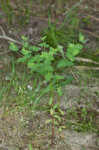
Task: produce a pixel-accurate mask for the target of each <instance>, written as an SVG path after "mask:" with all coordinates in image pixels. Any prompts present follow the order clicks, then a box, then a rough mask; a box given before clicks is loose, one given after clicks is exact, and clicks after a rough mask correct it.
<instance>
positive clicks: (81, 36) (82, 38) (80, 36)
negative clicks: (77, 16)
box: [79, 32, 86, 43]
mask: <svg viewBox="0 0 99 150" xmlns="http://www.w3.org/2000/svg"><path fill="white" fill-rule="evenodd" d="M79 41H80V42H81V43H85V42H86V41H85V40H84V35H83V34H82V33H81V32H80V33H79Z"/></svg>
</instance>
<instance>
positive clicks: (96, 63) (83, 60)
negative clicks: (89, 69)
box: [76, 57, 99, 65]
mask: <svg viewBox="0 0 99 150" xmlns="http://www.w3.org/2000/svg"><path fill="white" fill-rule="evenodd" d="M76 60H77V61H82V62H88V63H93V64H95V65H99V63H98V62H96V61H93V60H91V59H88V58H81V57H76Z"/></svg>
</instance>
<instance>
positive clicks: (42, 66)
mask: <svg viewBox="0 0 99 150" xmlns="http://www.w3.org/2000/svg"><path fill="white" fill-rule="evenodd" d="M45 39H46V36H44V37H42V38H41V43H40V44H38V46H34V45H30V44H29V42H28V39H27V38H26V37H24V36H22V44H23V46H22V49H21V51H20V52H21V54H22V57H21V58H19V59H18V62H23V63H26V65H27V67H28V68H29V69H30V70H31V73H33V74H34V77H35V78H36V79H39V78H40V79H42V83H44V82H46V85H47V86H46V87H45V90H46V93H47V92H48V93H49V95H50V97H51V110H55V109H54V105H53V103H54V96H55V93H57V94H58V96H59V97H61V95H62V86H65V85H66V84H67V83H69V82H71V80H72V79H73V78H72V77H69V78H67V76H66V74H65V73H64V70H66V68H67V67H72V66H73V65H74V61H75V57H76V56H77V55H78V54H79V53H80V51H81V50H82V48H83V44H82V43H84V37H83V35H82V34H81V33H80V34H79V42H78V43H77V44H74V43H69V44H68V48H67V50H66V51H65V50H64V48H63V46H61V45H58V46H57V47H56V48H53V47H51V46H50V45H48V44H47V43H46V42H44V41H45ZM10 49H11V50H12V51H14V52H17V51H18V50H19V48H18V46H17V45H15V44H14V43H10ZM50 112H51V111H50ZM51 116H52V122H54V121H53V120H54V119H55V115H53V113H51ZM52 126H53V124H52ZM52 132H54V131H53V130H52ZM53 137H54V135H53V133H52V138H53ZM52 143H53V140H52Z"/></svg>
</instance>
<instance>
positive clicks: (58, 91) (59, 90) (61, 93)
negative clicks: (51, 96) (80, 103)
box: [57, 87, 63, 96]
mask: <svg viewBox="0 0 99 150" xmlns="http://www.w3.org/2000/svg"><path fill="white" fill-rule="evenodd" d="M57 93H58V95H59V96H62V95H63V92H62V89H61V87H58V88H57Z"/></svg>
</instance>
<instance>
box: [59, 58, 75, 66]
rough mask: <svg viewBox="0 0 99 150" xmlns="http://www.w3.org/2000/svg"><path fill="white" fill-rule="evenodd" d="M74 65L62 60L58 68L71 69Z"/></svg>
mask: <svg viewBox="0 0 99 150" xmlns="http://www.w3.org/2000/svg"><path fill="white" fill-rule="evenodd" d="M72 65H73V63H72V62H71V61H68V60H65V59H61V60H60V61H59V62H58V64H57V68H62V67H70V66H72Z"/></svg>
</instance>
